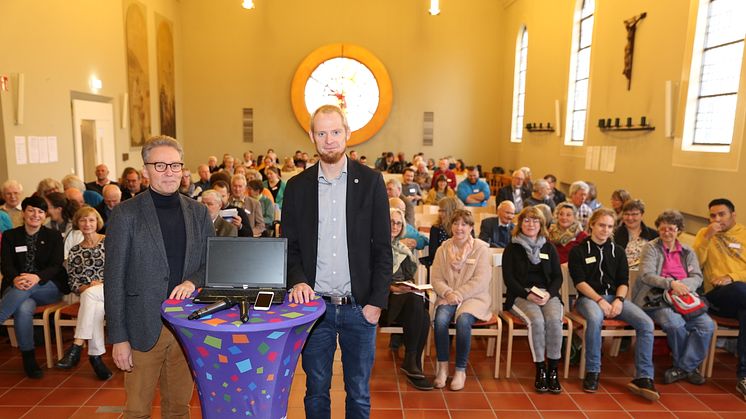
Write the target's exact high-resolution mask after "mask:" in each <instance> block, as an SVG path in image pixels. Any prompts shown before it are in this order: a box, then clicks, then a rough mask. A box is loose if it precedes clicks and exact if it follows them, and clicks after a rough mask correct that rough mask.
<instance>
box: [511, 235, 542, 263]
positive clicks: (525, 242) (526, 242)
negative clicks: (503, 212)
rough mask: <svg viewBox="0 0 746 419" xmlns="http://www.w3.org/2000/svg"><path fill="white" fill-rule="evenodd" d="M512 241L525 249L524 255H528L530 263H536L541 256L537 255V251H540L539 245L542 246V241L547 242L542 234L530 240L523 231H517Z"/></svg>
mask: <svg viewBox="0 0 746 419" xmlns="http://www.w3.org/2000/svg"><path fill="white" fill-rule="evenodd" d="M511 242H512V243H518V244H520V245H521V246H523V248H524V249H525V250H526V256H528V260H530V261H531V263H532V264H534V265H537V264H538V263H539V262H540V261H541V258H540V257H539V253H540V251H541V247H542V246H544V243H546V242H547V238H546V237H544V236H539V237H537V238H536V240H531V239H530V238H528V237H527V236H526V235H525V234H523V233H518V235H517V236H514V237H513V239H512V240H511Z"/></svg>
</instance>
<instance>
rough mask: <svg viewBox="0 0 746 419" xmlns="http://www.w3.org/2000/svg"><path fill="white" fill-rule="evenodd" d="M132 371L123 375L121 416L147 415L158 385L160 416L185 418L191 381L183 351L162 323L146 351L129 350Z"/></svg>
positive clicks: (191, 387) (191, 386)
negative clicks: (123, 401) (159, 391)
mask: <svg viewBox="0 0 746 419" xmlns="http://www.w3.org/2000/svg"><path fill="white" fill-rule="evenodd" d="M132 363H133V364H134V368H133V369H132V372H130V373H125V375H124V389H125V392H126V393H127V402H126V404H125V407H124V417H125V418H127V419H129V418H133V419H134V418H149V417H150V411H151V409H152V404H153V397H154V395H155V388H156V386H157V385H158V383H159V382H160V386H161V416H162V417H164V418H189V400H191V398H192V389H193V388H194V382H193V380H192V374H191V372H189V366H188V365H187V362H186V359H185V358H184V353H183V352H182V351H181V347H180V346H179V342H178V341H177V340H176V337H175V336H174V334H173V333H172V332H171V330H169V329H168V328H167V327H166V326H163V328H162V329H161V335H160V337H158V342H156V344H155V346H153V348H152V349H151V350H149V351H147V352H140V351H136V350H134V349H133V350H132Z"/></svg>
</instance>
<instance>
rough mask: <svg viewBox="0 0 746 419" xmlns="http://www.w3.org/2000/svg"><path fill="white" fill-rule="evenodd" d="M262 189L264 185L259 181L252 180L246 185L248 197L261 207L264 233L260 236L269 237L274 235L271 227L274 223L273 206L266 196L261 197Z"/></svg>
mask: <svg viewBox="0 0 746 419" xmlns="http://www.w3.org/2000/svg"><path fill="white" fill-rule="evenodd" d="M263 189H264V185H262V181H261V180H256V179H254V180H252V181H250V182H249V184H248V192H249V196H250V197H252V198H254V199H256V200H257V201H259V203H260V204H261V205H262V217H263V219H264V232H263V234H262V235H263V236H270V235H271V234H272V233H274V230H273V228H272V225H273V224H274V222H275V205H274V204H273V203H272V202H271V201H270V200H269V199H267V197H266V196H264V195H262V190H263Z"/></svg>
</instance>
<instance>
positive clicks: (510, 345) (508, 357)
mask: <svg viewBox="0 0 746 419" xmlns="http://www.w3.org/2000/svg"><path fill="white" fill-rule="evenodd" d="M512 363H513V322H512V321H511V320H508V354H507V355H506V359H505V377H506V378H510V369H511V367H512Z"/></svg>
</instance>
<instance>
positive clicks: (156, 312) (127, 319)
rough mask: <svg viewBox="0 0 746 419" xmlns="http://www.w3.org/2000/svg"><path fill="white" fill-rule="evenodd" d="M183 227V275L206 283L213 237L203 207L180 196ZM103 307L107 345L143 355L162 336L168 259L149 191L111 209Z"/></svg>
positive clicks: (210, 223) (166, 293)
mask: <svg viewBox="0 0 746 419" xmlns="http://www.w3.org/2000/svg"><path fill="white" fill-rule="evenodd" d="M179 197H180V199H181V209H182V211H183V213H184V224H185V226H186V239H187V240H186V252H185V255H184V277H183V279H184V280H186V279H188V280H190V281H192V282H193V283H194V285H195V286H196V287H200V286H202V285H203V284H204V282H205V258H206V253H207V237H208V236H214V235H215V229H214V228H213V226H212V221H211V220H210V215H209V214H208V212H207V207H205V206H204V205H201V204H200V203H198V202H197V201H195V200H193V199H189V198H188V197H186V196H182V195H179ZM106 233H107V234H106V263H105V265H104V278H105V279H106V280H105V281H104V294H105V295H106V298H105V299H104V301H105V302H104V306H105V309H106V326H107V329H108V336H109V341H110V343H120V342H126V341H129V342H130V345H131V346H132V348H133V349H135V350H138V351H148V350H150V349H151V348H152V347H153V345H155V343H156V341H157V340H158V336H159V335H160V332H161V326H162V325H163V323H162V321H161V313H160V308H161V304H162V303H163V301H164V300H165V299H166V298H168V277H169V268H168V259H167V257H166V248H165V246H164V243H163V235H162V234H161V226H160V223H159V222H158V215H157V214H156V212H155V205H154V204H153V198H152V197H151V195H150V191H148V192H145V193H141V194H138V195H137V196H135V197H134V198H132V199H128V200H126V201H124V202H122V203H121V204H119V205H117V206H116V207H114V211H113V212H112V214H111V218H110V219H109V225H108V226H107V228H106Z"/></svg>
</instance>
